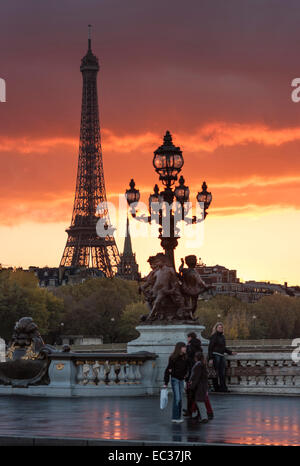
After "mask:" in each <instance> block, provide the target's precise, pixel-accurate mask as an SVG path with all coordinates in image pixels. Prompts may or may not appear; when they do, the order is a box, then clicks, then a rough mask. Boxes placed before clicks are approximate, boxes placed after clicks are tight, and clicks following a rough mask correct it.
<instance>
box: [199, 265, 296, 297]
mask: <svg viewBox="0 0 300 466" xmlns="http://www.w3.org/2000/svg"><path fill="white" fill-rule="evenodd" d="M196 268H197V270H198V272H199V274H200V275H201V278H202V279H203V280H204V281H205V283H207V284H210V285H214V287H213V288H211V289H210V290H209V295H211V297H212V296H216V295H226V296H233V297H235V298H238V299H240V300H241V301H244V302H248V303H253V302H256V301H258V300H259V299H260V298H262V297H263V296H268V295H273V294H276V293H279V294H283V295H286V296H300V287H288V286H287V283H285V284H284V285H278V284H275V283H269V282H256V281H254V280H249V281H246V282H245V283H241V282H240V279H239V278H237V271H236V270H229V269H227V268H226V267H224V266H222V265H214V266H207V265H205V264H204V263H203V262H202V261H201V259H200V261H199V264H198V265H197V266H196Z"/></svg>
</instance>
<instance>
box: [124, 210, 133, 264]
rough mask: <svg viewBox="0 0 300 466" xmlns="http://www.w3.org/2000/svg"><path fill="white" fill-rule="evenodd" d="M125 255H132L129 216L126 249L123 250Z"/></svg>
mask: <svg viewBox="0 0 300 466" xmlns="http://www.w3.org/2000/svg"><path fill="white" fill-rule="evenodd" d="M123 254H124V256H131V255H132V244H131V237H130V231H129V219H128V217H127V223H126V236H125V241H124V251H123Z"/></svg>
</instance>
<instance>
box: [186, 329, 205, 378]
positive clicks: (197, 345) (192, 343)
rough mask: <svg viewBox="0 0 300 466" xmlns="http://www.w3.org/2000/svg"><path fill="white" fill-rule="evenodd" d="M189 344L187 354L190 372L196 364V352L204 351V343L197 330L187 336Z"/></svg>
mask: <svg viewBox="0 0 300 466" xmlns="http://www.w3.org/2000/svg"><path fill="white" fill-rule="evenodd" d="M187 339H188V344H187V347H186V354H187V357H188V362H189V367H190V372H191V370H192V367H193V365H194V364H195V354H196V353H198V352H201V353H202V352H203V350H202V344H201V341H200V340H199V338H197V335H196V333H195V332H191V333H189V334H188V336H187Z"/></svg>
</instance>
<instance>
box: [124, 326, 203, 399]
mask: <svg viewBox="0 0 300 466" xmlns="http://www.w3.org/2000/svg"><path fill="white" fill-rule="evenodd" d="M204 329H205V327H204V326H203V325H200V324H197V323H182V324H181V323H178V324H155V323H153V324H148V325H139V326H138V327H136V330H137V331H138V332H139V333H140V336H139V337H138V338H137V339H136V340H133V341H130V342H129V343H128V345H127V352H128V353H137V352H138V351H149V352H150V353H155V354H157V355H158V358H157V359H156V361H154V362H153V364H155V365H156V377H155V381H154V386H153V392H154V393H155V394H157V393H158V392H159V390H160V388H161V387H162V386H163V384H164V372H165V369H166V367H167V365H168V359H169V356H170V354H171V353H172V352H173V350H174V347H175V345H176V343H177V342H179V341H182V342H184V343H187V335H188V334H189V333H190V332H195V333H196V334H197V337H198V338H199V339H200V340H201V342H202V346H203V351H204V353H205V354H206V353H207V347H208V340H206V339H205V338H203V337H202V335H201V333H202V332H203V330H204Z"/></svg>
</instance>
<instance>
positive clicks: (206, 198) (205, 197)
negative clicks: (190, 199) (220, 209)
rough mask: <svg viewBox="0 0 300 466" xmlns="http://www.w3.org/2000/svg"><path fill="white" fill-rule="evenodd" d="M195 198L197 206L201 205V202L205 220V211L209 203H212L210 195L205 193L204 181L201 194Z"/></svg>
mask: <svg viewBox="0 0 300 466" xmlns="http://www.w3.org/2000/svg"><path fill="white" fill-rule="evenodd" d="M196 198H197V201H198V202H199V204H201V202H203V204H204V218H205V217H206V215H207V212H206V211H207V209H208V208H209V206H210V203H211V201H212V194H211V193H210V192H208V191H207V184H206V182H205V181H204V182H203V184H202V191H201V193H198V194H197V196H196Z"/></svg>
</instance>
